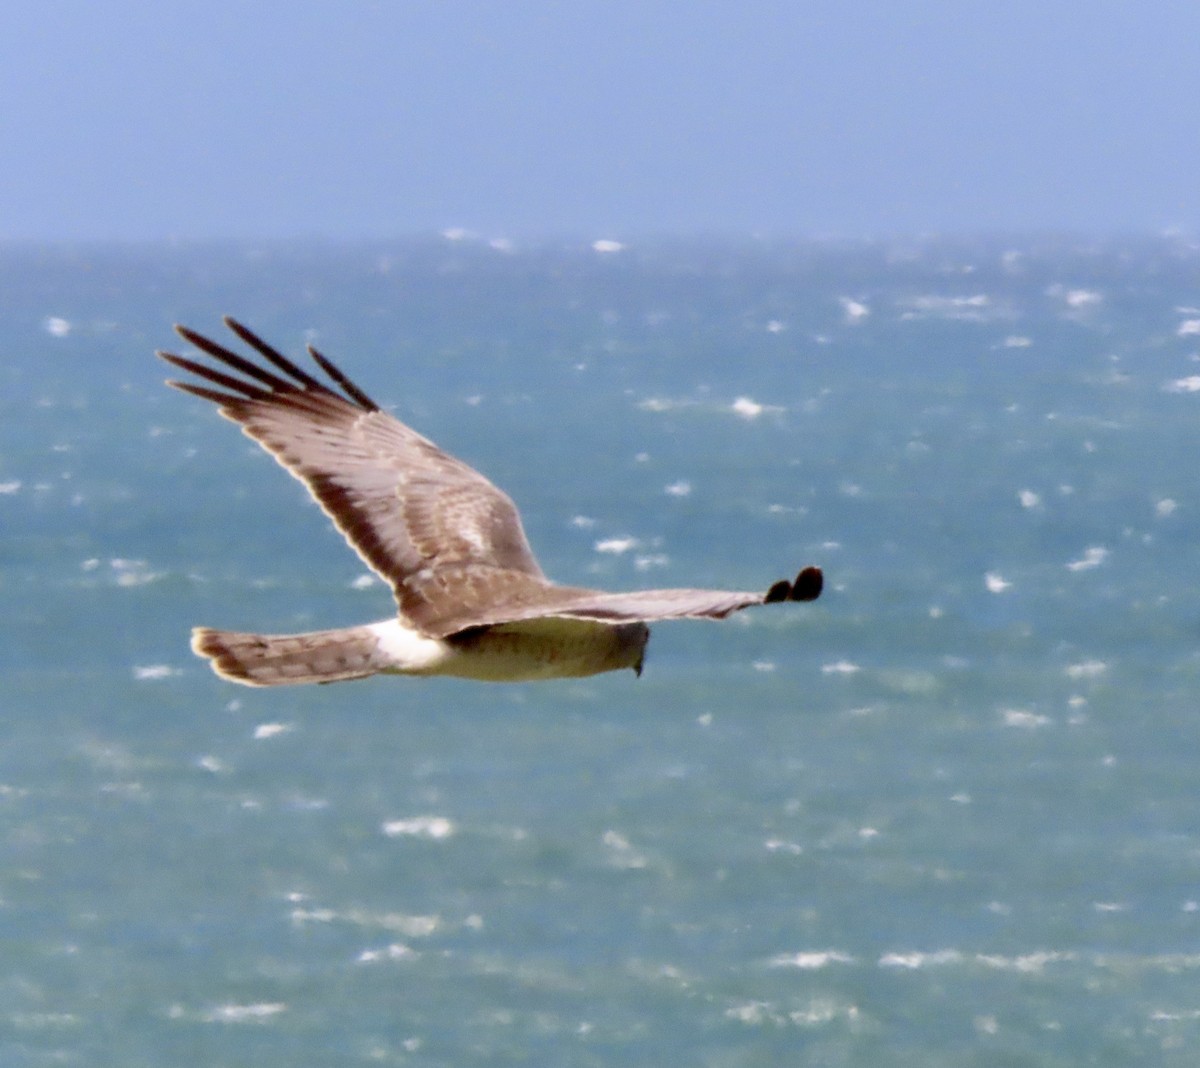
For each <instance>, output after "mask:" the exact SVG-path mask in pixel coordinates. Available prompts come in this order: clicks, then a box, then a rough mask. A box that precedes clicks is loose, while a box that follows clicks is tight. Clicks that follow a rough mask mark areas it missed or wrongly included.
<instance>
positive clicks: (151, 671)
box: [133, 664, 182, 682]
mask: <svg viewBox="0 0 1200 1068" xmlns="http://www.w3.org/2000/svg"><path fill="white" fill-rule="evenodd" d="M180 674H182V672H181V671H180V670H179V668H174V667H171V666H170V665H169V664H146V665H144V666H135V667H134V669H133V677H134V678H135V679H137V680H138V681H139V682H144V681H147V680H152V679H169V678H171V677H172V676H173V675H180Z"/></svg>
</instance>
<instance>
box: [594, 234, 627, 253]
mask: <svg viewBox="0 0 1200 1068" xmlns="http://www.w3.org/2000/svg"><path fill="white" fill-rule="evenodd" d="M592 251H593V252H599V253H601V254H608V255H611V254H612V253H614V252H624V251H625V246H624V245H623V244H621V242H620V241H613V240H612V239H611V238H604V237H601V238H598V239H597V240H595V241H593V242H592Z"/></svg>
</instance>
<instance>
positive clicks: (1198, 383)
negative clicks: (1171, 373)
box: [1163, 375, 1200, 393]
mask: <svg viewBox="0 0 1200 1068" xmlns="http://www.w3.org/2000/svg"><path fill="white" fill-rule="evenodd" d="M1163 389H1165V390H1166V391H1167V392H1168V393H1200V375H1188V376H1187V378H1177V379H1175V381H1174V382H1168V383H1167V384H1166V385H1165V386H1164V387H1163Z"/></svg>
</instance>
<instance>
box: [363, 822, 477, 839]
mask: <svg viewBox="0 0 1200 1068" xmlns="http://www.w3.org/2000/svg"><path fill="white" fill-rule="evenodd" d="M381 829H382V831H383V833H384V834H386V835H387V836H388V837H389V838H403V837H411V838H433V839H441V838H449V837H450V836H451V835H453V834H455V833H457V831H458V827H457V826H456V825H455V823H454V821H453V820H450V819H447V818H446V817H445V816H413V817H411V818H410V819H401V820H388V821H386V822H385V823H384V824H383V826H382V828H381Z"/></svg>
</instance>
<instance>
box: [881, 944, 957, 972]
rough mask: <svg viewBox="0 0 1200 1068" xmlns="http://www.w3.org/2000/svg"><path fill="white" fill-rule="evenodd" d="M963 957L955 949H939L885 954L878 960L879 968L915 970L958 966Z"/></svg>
mask: <svg viewBox="0 0 1200 1068" xmlns="http://www.w3.org/2000/svg"><path fill="white" fill-rule="evenodd" d="M962 959H963V955H962V953H961V952H960V951H959V950H957V949H939V950H937V951H935V952H933V953H922V952H919V951H917V952H913V953H885V954H884V955H883V956H882V957H880V958H879V967H881V968H905V969H909V970H914V971H915V970H916V969H918V968H926V967H929V966H931V965H934V966H936V965H945V964H958V963H960V962H961V961H962Z"/></svg>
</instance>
